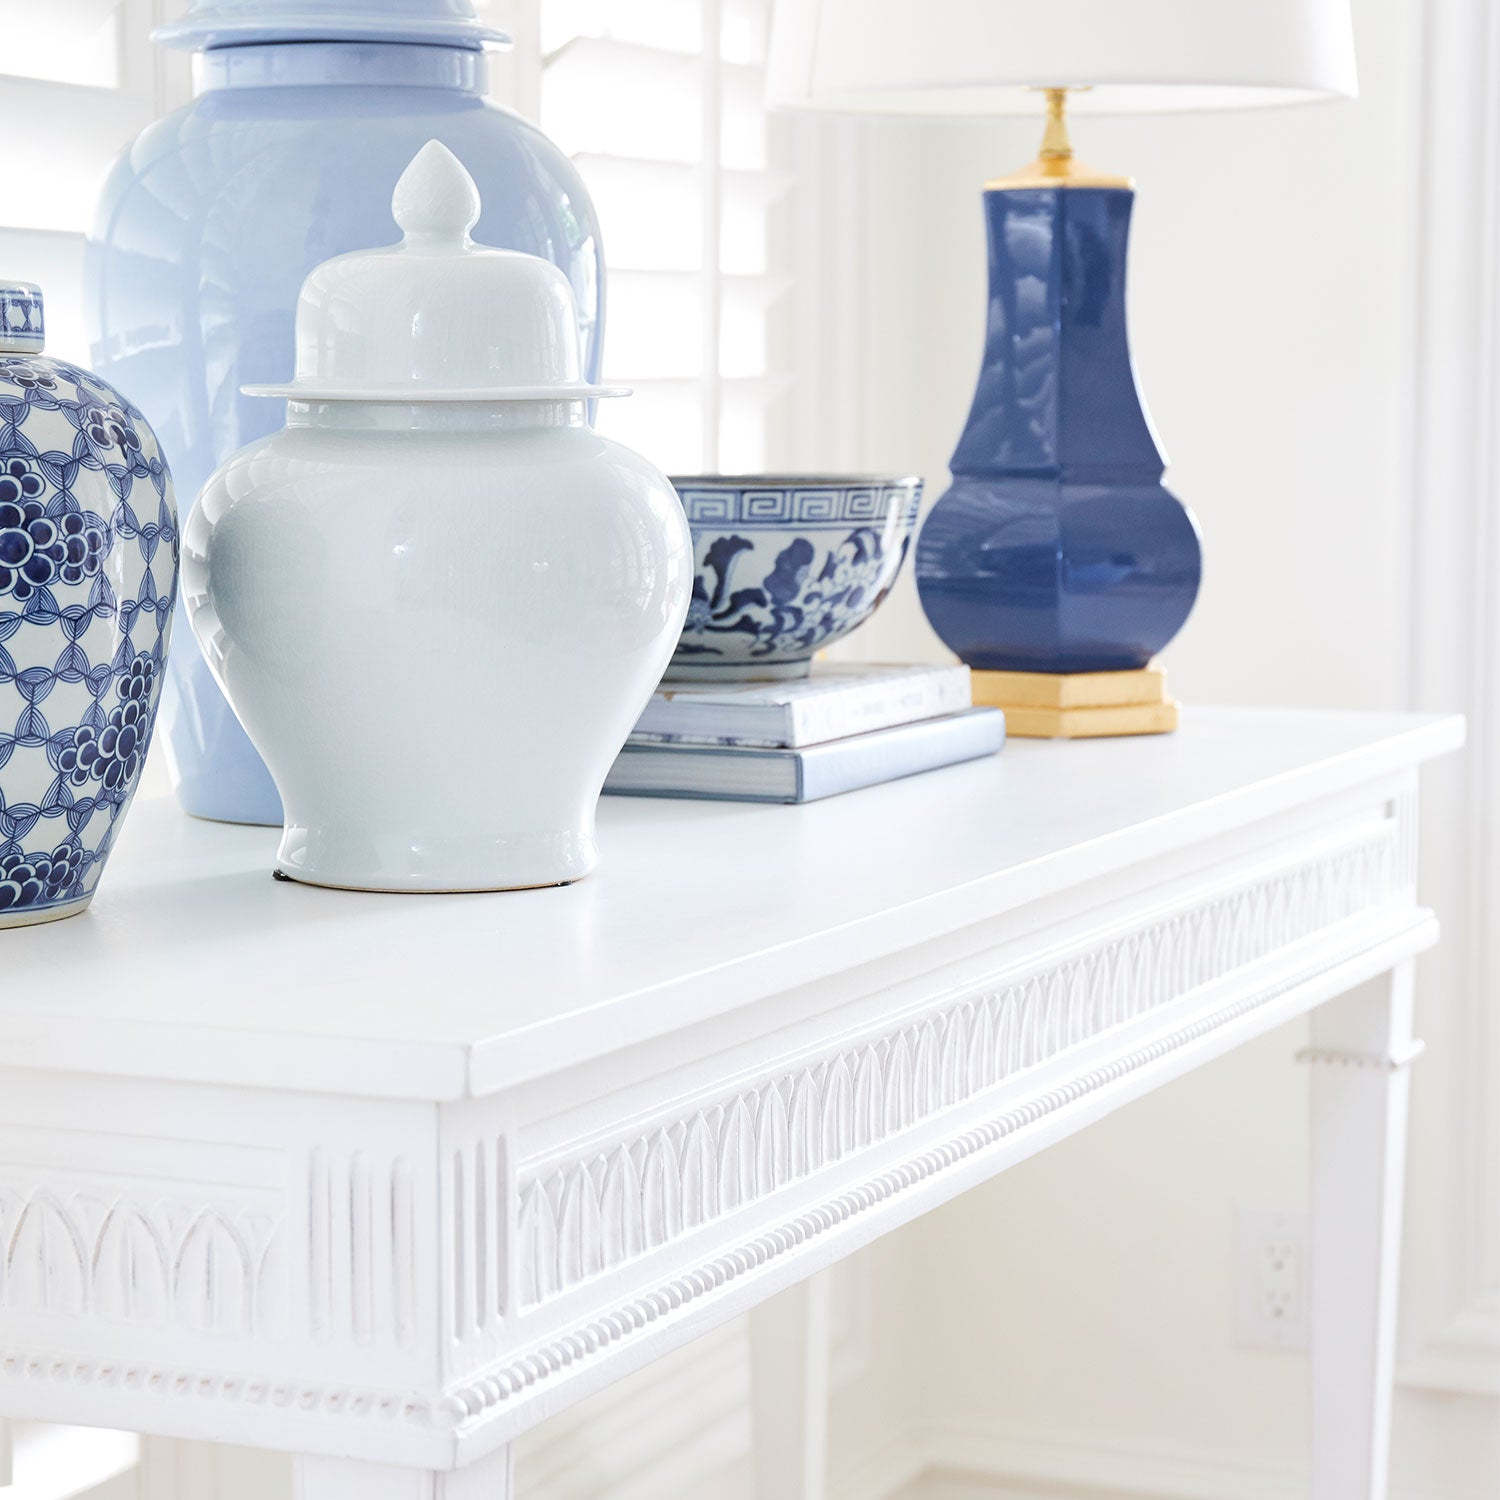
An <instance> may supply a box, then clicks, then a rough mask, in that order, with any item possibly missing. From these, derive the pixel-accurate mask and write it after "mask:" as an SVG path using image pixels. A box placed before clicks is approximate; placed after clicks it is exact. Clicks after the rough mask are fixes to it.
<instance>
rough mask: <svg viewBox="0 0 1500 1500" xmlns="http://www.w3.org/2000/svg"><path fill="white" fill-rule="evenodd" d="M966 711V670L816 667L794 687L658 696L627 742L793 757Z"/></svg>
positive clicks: (690, 690) (681, 690)
mask: <svg viewBox="0 0 1500 1500" xmlns="http://www.w3.org/2000/svg"><path fill="white" fill-rule="evenodd" d="M970 703H971V699H970V694H969V669H968V668H967V667H965V666H936V667H935V666H871V665H868V664H864V663H854V662H848V663H844V662H814V663H813V668H812V672H811V674H810V675H809V676H807V677H804V678H801V679H800V680H798V681H796V682H746V683H740V684H738V685H735V686H718V685H714V686H711V687H698V686H693V687H687V686H683V687H671V686H668V687H664V688H661V689H659V690H658V691H657V692H656V694H655V695H654V696H653V697H652V699H651V702H650V703H649V704H648V705H647V706H646V711H645V713H643V714H642V715H641V718H640V722H639V723H638V724H637V725H636V727H635V731H634V733H633V734H632V735H631V736H630V740H631V743H632V744H641V743H649V744H663V745H668V744H674V745H675V744H683V745H724V746H735V747H756V746H759V747H762V748H765V749H797V748H799V747H801V746H804V745H821V744H825V743H827V742H828V741H829V740H839V739H845V738H847V737H848V736H850V735H856V734H866V733H869V732H870V731H872V730H876V729H886V728H889V727H891V726H893V725H896V724H910V723H914V722H916V721H917V720H921V719H935V718H939V717H941V716H942V715H944V714H954V713H958V712H959V711H960V710H962V709H966V708H968V707H969V706H970Z"/></svg>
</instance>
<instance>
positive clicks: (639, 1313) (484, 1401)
mask: <svg viewBox="0 0 1500 1500" xmlns="http://www.w3.org/2000/svg"><path fill="white" fill-rule="evenodd" d="M1399 935H1400V934H1399V933H1388V934H1386V935H1385V936H1386V939H1387V940H1389V939H1390V938H1394V937H1398V936H1399ZM1376 941H1378V940H1372V939H1371V938H1370V936H1369V935H1368V934H1366V935H1364V936H1362V938H1361V939H1360V941H1358V942H1349V943H1345V944H1343V945H1341V946H1340V947H1339V948H1338V949H1336V950H1335V951H1334V952H1333V953H1331V954H1329V955H1328V956H1327V957H1325V958H1323V959H1322V960H1320V961H1319V962H1318V963H1316V964H1314V965H1312V966H1311V967H1309V968H1306V969H1304V970H1302V971H1301V972H1299V973H1298V974H1296V975H1294V976H1292V977H1290V978H1286V979H1282V980H1279V981H1277V982H1276V983H1275V984H1272V985H1267V986H1266V987H1264V988H1263V989H1260V990H1257V991H1255V992H1254V993H1253V994H1251V995H1248V996H1246V997H1244V998H1243V999H1241V1000H1237V1001H1235V1002H1234V1003H1233V1004H1230V1005H1226V1006H1225V1007H1224V1008H1223V1009H1222V1010H1219V1011H1216V1012H1215V1013H1214V1014H1212V1015H1210V1016H1204V1017H1201V1018H1200V1019H1199V1020H1197V1021H1194V1022H1193V1023H1192V1024H1191V1025H1188V1026H1183V1027H1180V1028H1178V1029H1177V1030H1176V1031H1173V1032H1170V1033H1168V1034H1167V1035H1166V1036H1163V1037H1158V1038H1157V1039H1156V1040H1155V1041H1153V1042H1150V1043H1148V1044H1146V1045H1145V1046H1142V1047H1137V1048H1134V1049H1133V1050H1131V1051H1129V1052H1126V1053H1124V1054H1122V1055H1121V1056H1119V1057H1117V1058H1114V1059H1112V1060H1111V1061H1109V1062H1108V1063H1105V1064H1103V1065H1101V1066H1099V1067H1096V1068H1091V1069H1090V1070H1089V1071H1088V1072H1086V1073H1081V1074H1079V1075H1078V1076H1077V1077H1076V1078H1070V1079H1068V1080H1067V1081H1066V1082H1065V1083H1063V1084H1061V1085H1059V1086H1058V1087H1056V1088H1052V1089H1048V1090H1046V1091H1045V1092H1043V1093H1040V1094H1036V1095H1034V1096H1032V1097H1031V1098H1028V1099H1026V1100H1024V1101H1023V1102H1021V1103H1019V1104H1016V1105H1013V1106H1012V1107H1011V1108H1009V1109H1007V1110H1005V1111H1003V1112H1002V1113H1001V1114H999V1115H996V1116H995V1117H994V1118H993V1119H990V1120H987V1121H985V1122H984V1123H983V1124H981V1125H978V1126H976V1127H975V1128H973V1129H972V1130H968V1131H965V1132H963V1133H962V1134H960V1135H957V1136H954V1137H952V1138H951V1139H950V1140H947V1141H945V1142H943V1144H942V1145H940V1146H937V1147H935V1148H933V1149H932V1150H930V1151H925V1152H923V1153H921V1154H920V1155H918V1156H915V1157H913V1158H912V1159H911V1160H909V1161H906V1162H903V1163H902V1164H901V1165H900V1166H898V1167H894V1168H892V1169H891V1170H890V1171H888V1172H883V1173H882V1174H881V1175H880V1176H878V1177H874V1178H871V1179H870V1180H869V1181H867V1182H864V1183H862V1184H860V1185H859V1186H857V1187H855V1188H852V1189H850V1190H849V1191H848V1192H844V1193H841V1194H839V1195H838V1196H837V1197H835V1198H832V1199H830V1200H829V1201H828V1202H826V1203H823V1204H820V1205H818V1206H817V1207H815V1208H812V1209H809V1210H808V1211H807V1212H805V1213H802V1214H798V1215H797V1216H796V1217H795V1218H792V1219H789V1220H787V1221H786V1222H785V1223H783V1224H781V1225H778V1226H777V1227H776V1228H775V1229H772V1230H770V1231H768V1232H767V1233H765V1234H762V1235H758V1236H756V1238H755V1239H753V1240H750V1241H749V1242H748V1243H746V1244H743V1245H740V1246H738V1247H736V1248H735V1249H732V1250H729V1251H727V1252H725V1253H724V1254H722V1255H719V1256H716V1257H715V1258H714V1259H713V1260H711V1261H709V1262H707V1263H706V1264H705V1265H702V1266H700V1267H698V1268H697V1269H695V1270H692V1271H688V1272H685V1273H683V1274H682V1275H679V1276H675V1277H673V1278H672V1279H671V1280H670V1281H667V1282H665V1283H663V1284H662V1285H661V1286H658V1287H656V1288H654V1289H652V1290H651V1291H648V1292H644V1293H642V1294H641V1295H639V1296H637V1297H634V1298H632V1299H631V1300H630V1301H628V1302H626V1303H623V1304H622V1305H621V1306H619V1307H617V1308H615V1309H613V1310H612V1311H610V1312H606V1313H602V1314H600V1315H599V1316H598V1317H596V1318H594V1319H592V1320H591V1321H589V1322H588V1323H585V1324H583V1325H581V1326H580V1327H578V1328H576V1329H574V1330H572V1331H570V1332H568V1333H565V1334H562V1335H560V1336H558V1337H556V1338H554V1339H551V1340H549V1341H548V1342H546V1343H544V1344H542V1345H540V1346H538V1347H537V1348H536V1349H533V1350H531V1351H529V1352H528V1353H526V1354H523V1355H520V1356H517V1357H516V1358H513V1359H510V1360H508V1361H506V1362H505V1363H504V1364H501V1365H499V1366H497V1367H496V1368H495V1369H494V1370H492V1371H491V1372H490V1373H488V1374H484V1375H478V1376H474V1377H471V1378H469V1379H468V1380H465V1381H463V1382H461V1383H460V1384H458V1385H456V1386H451V1387H449V1388H448V1389H447V1390H446V1391H445V1392H444V1393H443V1394H442V1395H441V1396H440V1397H437V1398H435V1399H433V1398H429V1397H426V1396H422V1395H419V1394H416V1393H413V1392H397V1391H391V1390H376V1389H364V1388H358V1387H349V1386H320V1385H309V1384H302V1383H299V1382H295V1381H286V1380H281V1379H276V1378H259V1377H247V1376H238V1375H222V1374H216V1373H214V1372H212V1371H204V1370H189V1369H172V1368H166V1367H161V1366H151V1365H138V1364H134V1363H131V1362H129V1361H111V1360H88V1359H82V1360H80V1359H75V1358H71V1357H57V1356H50V1355H45V1354H27V1353H23V1352H21V1351H16V1350H0V1374H4V1375H7V1376H10V1377H12V1378H19V1379H32V1380H71V1381H74V1382H77V1383H79V1384H85V1385H106V1386H111V1387H121V1388H124V1389H127V1390H134V1391H152V1392H156V1393H160V1394H162V1395H173V1396H179V1397H180V1396H185V1395H194V1396H199V1397H203V1398H207V1399H218V1400H227V1401H234V1402H245V1403H246V1404H250V1405H262V1404H267V1403H269V1404H270V1405H272V1406H275V1407H279V1408H282V1409H291V1408H296V1409H297V1410H298V1411H300V1412H304V1413H307V1414H309V1415H312V1414H315V1413H316V1414H320V1415H324V1416H350V1417H358V1418H362V1419H364V1420H371V1419H376V1418H384V1419H386V1420H393V1419H394V1420H400V1421H402V1422H405V1423H408V1424H411V1425H413V1426H420V1427H428V1428H432V1427H438V1428H454V1427H458V1426H460V1425H462V1424H464V1423H468V1422H473V1421H475V1420H476V1419H479V1418H482V1417H484V1416H486V1415H487V1414H491V1413H494V1412H495V1411H497V1410H498V1409H500V1408H502V1407H504V1406H505V1405H506V1403H508V1402H510V1401H511V1400H513V1399H514V1398H515V1397H516V1396H518V1395H521V1394H522V1393H524V1392H529V1391H531V1390H533V1389H534V1388H535V1387H537V1386H538V1385H539V1384H541V1383H543V1382H546V1381H549V1380H551V1379H554V1378H555V1377H556V1376H557V1375H559V1374H560V1373H561V1372H562V1371H564V1370H566V1369H567V1368H568V1367H569V1366H570V1365H572V1364H574V1363H575V1362H577V1361H578V1360H581V1359H586V1358H589V1357H590V1356H593V1355H596V1354H598V1353H600V1352H601V1351H602V1350H604V1349H606V1348H608V1347H610V1346H611V1345H614V1344H618V1343H621V1342H622V1341H624V1340H625V1339H627V1338H628V1337H630V1336H631V1335H632V1334H634V1333H636V1332H638V1331H639V1330H640V1329H642V1328H644V1327H645V1326H647V1325H648V1324H650V1323H655V1322H656V1321H657V1320H658V1319H660V1318H663V1317H666V1316H669V1315H670V1314H672V1313H674V1312H676V1311H678V1310H679V1309H681V1308H682V1307H685V1306H686V1305H687V1304H688V1303H690V1302H694V1301H697V1300H699V1299H700V1298H703V1297H706V1296H708V1295H710V1294H711V1293H713V1292H715V1291H717V1290H719V1289H720V1288H721V1287H723V1286H725V1285H726V1284H728V1283H729V1282H731V1281H734V1280H736V1279H738V1278H739V1277H742V1276H745V1275H747V1274H749V1273H750V1272H752V1271H755V1270H758V1269H760V1268H761V1267H763V1266H765V1265H767V1264H769V1263H770V1262H771V1261H773V1260H775V1259H777V1258H778V1257H779V1256H782V1255H785V1254H787V1253H788V1252H789V1251H791V1250H794V1249H795V1248H796V1247H797V1246H799V1245H801V1244H803V1243H805V1242H806V1241H808V1240H811V1239H815V1238H816V1237H817V1236H818V1235H820V1234H825V1233H827V1232H828V1231H829V1230H831V1229H835V1228H837V1227H838V1226H839V1225H841V1224H844V1223H847V1222H848V1221H849V1220H851V1219H853V1218H856V1217H857V1216H858V1215H860V1214H863V1213H867V1212H869V1211H870V1210H871V1209H873V1208H876V1207H878V1206H879V1205H880V1204H882V1203H885V1202H887V1201H889V1200H890V1199H892V1198H895V1197H896V1196H898V1195H899V1194H901V1193H903V1192H905V1191H907V1190H908V1189H910V1188H913V1187H915V1186H917V1185H918V1184H919V1183H922V1182H926V1181H928V1180H930V1179H931V1178H933V1177H936V1176H938V1175H939V1174H941V1173H943V1172H945V1171H948V1170H949V1169H951V1168H953V1167H955V1166H957V1165H958V1164H959V1163H961V1162H964V1161H966V1160H968V1159H969V1158H970V1157H972V1156H975V1155H977V1154H978V1153H979V1152H981V1151H984V1150H986V1149H987V1148H989V1147H991V1146H993V1145H995V1144H996V1143H997V1142H999V1141H1001V1140H1004V1139H1005V1138H1006V1137H1008V1136H1012V1135H1015V1134H1016V1133H1017V1132H1019V1131H1021V1130H1023V1129H1025V1128H1026V1127H1027V1126H1028V1125H1032V1124H1035V1123H1036V1122H1037V1121H1038V1120H1040V1119H1043V1118H1044V1117H1046V1116H1047V1115H1050V1114H1054V1113H1056V1112H1057V1111H1058V1110H1060V1109H1064V1108H1066V1107H1067V1106H1068V1105H1070V1104H1074V1103H1076V1102H1077V1101H1078V1100H1079V1099H1082V1098H1084V1097H1085V1096H1087V1095H1089V1094H1092V1093H1095V1092H1097V1091H1098V1090H1100V1089H1103V1088H1106V1087H1108V1086H1109V1085H1110V1084H1112V1083H1115V1082H1117V1081H1118V1080H1119V1079H1121V1078H1123V1077H1125V1076H1127V1075H1128V1074H1130V1073H1133V1072H1136V1071H1137V1070H1138V1069H1140V1068H1144V1067H1148V1066H1149V1065H1150V1064H1152V1063H1154V1062H1157V1061H1159V1060H1160V1059H1161V1058H1163V1057H1166V1056H1167V1055H1169V1054H1170V1053H1172V1052H1175V1051H1177V1050H1179V1049H1180V1048H1182V1047H1186V1046H1189V1045H1191V1044H1192V1043H1193V1042H1196V1041H1198V1040H1200V1039H1201V1038H1202V1037H1205V1036H1207V1035H1209V1034H1211V1033H1212V1032H1214V1031H1218V1030H1220V1029H1222V1028H1223V1027H1225V1026H1227V1025H1230V1024H1231V1023H1232V1022H1234V1021H1237V1020H1239V1019H1240V1018H1241V1017H1243V1016H1247V1015H1249V1014H1251V1013H1252V1012H1253V1011H1256V1010H1259V1009H1260V1008H1261V1007H1263V1006H1266V1005H1269V1004H1271V1003H1273V1002H1274V1001H1276V1000H1279V999H1280V998H1281V997H1282V996H1284V995H1286V994H1289V993H1290V992H1291V991H1293V990H1295V989H1297V988H1299V987H1300V986H1302V985H1305V984H1309V983H1311V982H1313V981H1314V980H1317V979H1319V978H1322V977H1323V976H1324V975H1326V974H1329V973H1331V972H1332V971H1334V970H1335V969H1337V968H1339V967H1340V966H1341V965H1343V964H1346V963H1349V962H1351V961H1353V960H1354V959H1357V958H1359V957H1361V956H1362V955H1364V954H1366V953H1368V952H1370V951H1371V949H1372V947H1374V946H1376ZM1356 1055H1357V1054H1356ZM1376 1061H1377V1062H1379V1063H1382V1065H1383V1063H1384V1061H1387V1060H1380V1059H1377V1060H1376Z"/></svg>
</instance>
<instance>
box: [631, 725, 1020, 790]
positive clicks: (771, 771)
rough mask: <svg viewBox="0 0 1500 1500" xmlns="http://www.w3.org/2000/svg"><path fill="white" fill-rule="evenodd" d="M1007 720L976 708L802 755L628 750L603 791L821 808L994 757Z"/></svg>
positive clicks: (678, 747) (646, 746)
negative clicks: (825, 802)
mask: <svg viewBox="0 0 1500 1500" xmlns="http://www.w3.org/2000/svg"><path fill="white" fill-rule="evenodd" d="M1004 743H1005V715H1004V714H1002V713H1001V712H1000V711H999V710H998V709H993V708H970V709H965V710H964V711H963V712H962V713H956V714H947V715H944V716H943V717H942V718H936V719H924V720H921V721H919V722H918V723H915V724H901V725H897V726H895V727H894V728H888V729H877V730H874V731H872V732H871V733H869V734H857V735H853V736H850V737H849V738H846V739H841V740H833V741H830V742H826V743H824V744H820V745H807V746H803V747H802V748H800V749H765V748H754V747H745V746H733V747H731V746H725V745H686V744H670V745H665V744H650V743H644V742H639V741H637V742H631V743H628V744H627V745H626V746H625V748H624V749H623V750H621V751H620V754H619V756H618V757H617V759H616V760H615V763H614V766H613V767H612V768H611V770H610V773H609V776H608V778H607V779H606V780H605V783H604V790H605V791H606V792H612V793H615V794H616V795H624V796H633V797H706V798H712V799H721V800H725V801H733V802H815V801H816V800H817V799H818V798H820V797H831V796H834V795H835V794H836V793H838V792H852V791H855V790H856V789H858V788H859V787H866V786H874V785H876V784H877V783H878V782H882V781H895V780H896V779H897V778H898V777H902V776H913V775H915V774H916V773H917V772H919V771H932V770H936V769H937V768H938V767H939V766H949V765H955V764H957V763H958V762H959V761H965V760H977V759H978V758H979V757H980V756H984V755H993V754H994V753H995V752H996V751H997V750H999V749H1000V747H1001V746H1002V745H1003V744H1004Z"/></svg>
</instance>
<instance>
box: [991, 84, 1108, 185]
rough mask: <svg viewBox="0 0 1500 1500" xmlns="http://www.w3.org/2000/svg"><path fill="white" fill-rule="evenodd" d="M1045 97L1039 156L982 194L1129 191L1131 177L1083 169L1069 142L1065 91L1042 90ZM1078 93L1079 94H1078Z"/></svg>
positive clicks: (995, 182)
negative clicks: (1076, 189)
mask: <svg viewBox="0 0 1500 1500" xmlns="http://www.w3.org/2000/svg"><path fill="white" fill-rule="evenodd" d="M1042 92H1043V93H1045V94H1046V96H1047V128H1046V129H1045V130H1044V131H1043V132H1042V151H1041V155H1040V156H1038V157H1037V159H1036V160H1035V161H1034V162H1032V163H1031V165H1030V166H1029V167H1022V168H1021V170H1020V171H1019V172H1012V173H1010V174H1009V175H1008V176H1006V177H995V178H992V179H991V180H990V181H989V182H987V183H985V185H984V186H985V190H986V191H989V190H991V189H995V188H998V189H1001V190H1002V191H1003V190H1005V189H1010V188H1048V187H1093V188H1099V187H1102V188H1132V187H1134V186H1135V181H1134V179H1133V178H1130V177H1117V176H1115V175H1114V174H1112V173H1109V172H1098V171H1095V169H1094V168H1093V167H1086V166H1085V165H1084V164H1083V163H1082V162H1081V161H1079V160H1078V158H1077V157H1076V156H1074V155H1073V142H1072V141H1071V140H1070V139H1069V138H1068V93H1069V90H1067V89H1044V90H1043V91H1042ZM1080 92H1081V91H1080Z"/></svg>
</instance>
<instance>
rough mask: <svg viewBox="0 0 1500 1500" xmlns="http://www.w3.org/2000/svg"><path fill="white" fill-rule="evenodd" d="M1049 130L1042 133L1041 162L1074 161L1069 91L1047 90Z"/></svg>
mask: <svg viewBox="0 0 1500 1500" xmlns="http://www.w3.org/2000/svg"><path fill="white" fill-rule="evenodd" d="M1044 92H1045V93H1046V96H1047V128H1046V129H1045V130H1044V131H1043V132H1042V150H1041V155H1040V158H1039V159H1040V160H1041V161H1058V162H1061V161H1072V160H1073V142H1072V141H1071V140H1069V139H1068V91H1067V89H1046V90H1044Z"/></svg>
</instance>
